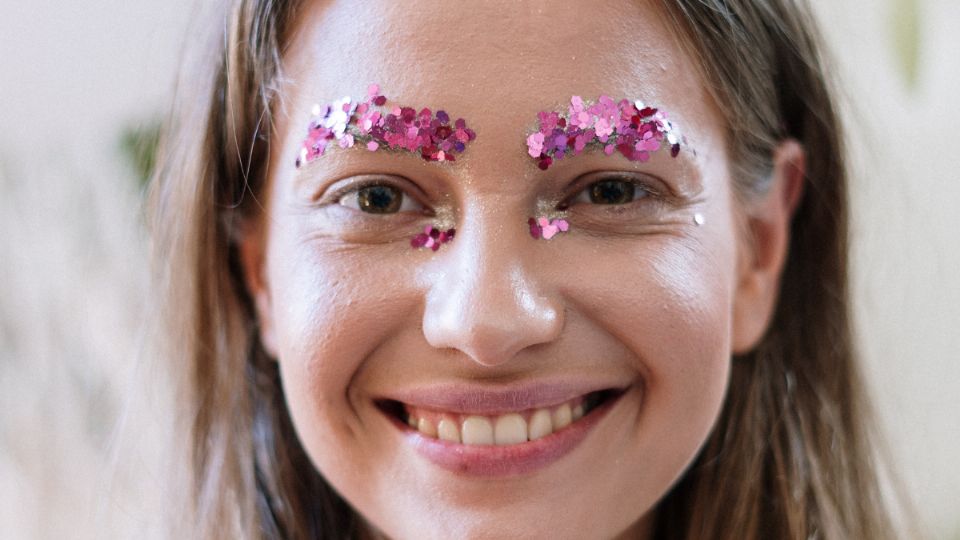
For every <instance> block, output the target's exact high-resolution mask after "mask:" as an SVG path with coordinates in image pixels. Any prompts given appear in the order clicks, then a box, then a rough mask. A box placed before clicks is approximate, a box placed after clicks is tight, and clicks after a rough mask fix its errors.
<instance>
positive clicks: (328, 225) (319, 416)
mask: <svg viewBox="0 0 960 540" xmlns="http://www.w3.org/2000/svg"><path fill="white" fill-rule="evenodd" d="M320 4H321V3H312V4H311V5H310V8H309V9H308V10H306V11H305V12H304V13H303V17H302V19H301V20H300V22H299V26H298V28H297V31H296V32H295V34H294V37H293V40H292V44H291V47H290V48H289V50H288V52H287V54H286V56H285V58H284V70H285V80H284V85H283V86H282V88H281V98H282V99H281V101H280V106H279V108H278V118H277V121H276V123H275V126H274V129H275V133H274V136H275V138H274V142H273V146H272V155H271V166H270V169H269V178H268V184H267V187H266V188H265V190H264V192H263V193H261V194H259V201H260V203H261V205H262V207H263V212H262V214H261V215H260V216H259V218H258V219H257V220H256V222H254V223H251V224H250V226H249V230H248V233H247V235H246V237H245V239H244V240H243V242H242V245H241V253H242V259H243V266H244V270H245V275H246V279H247V286H248V288H249V290H250V292H251V294H252V295H253V297H254V299H255V302H256V306H257V311H258V317H259V322H260V327H261V337H262V341H263V343H264V345H265V347H266V348H267V350H268V352H269V353H271V354H272V355H273V356H274V357H275V358H276V359H277V361H278V362H279V365H280V369H281V376H282V379H283V385H284V391H285V393H286V397H287V404H288V408H289V411H290V413H291V416H292V418H293V422H294V426H295V428H296V430H297V433H298V436H299V438H300V439H301V441H302V444H303V446H304V448H305V449H306V451H307V453H308V455H309V456H310V458H311V460H312V461H313V463H314V464H315V466H316V467H317V468H318V469H319V471H320V472H321V473H322V474H323V475H324V477H325V478H326V479H327V480H328V481H329V482H330V483H331V485H333V486H334V487H335V488H336V489H337V490H338V491H339V492H340V493H341V494H342V495H343V496H344V497H345V498H346V499H347V500H348V501H349V502H350V503H351V504H352V505H353V507H354V508H356V509H357V510H358V511H359V512H360V513H361V514H362V515H363V516H364V517H365V518H366V520H367V521H368V522H369V523H370V525H371V528H372V529H375V530H376V531H379V532H382V533H385V534H386V535H388V536H390V537H394V538H413V537H417V538H428V537H436V538H443V537H451V536H454V537H462V538H485V537H516V538H536V537H545V536H550V537H553V538H557V537H563V536H564V535H565V534H569V535H573V536H576V537H578V538H583V537H584V536H585V535H594V536H595V537H597V538H612V537H616V536H618V535H622V536H624V537H637V538H643V537H646V536H647V535H648V533H649V528H650V525H651V523H652V518H653V516H654V511H655V510H654V509H655V505H656V503H657V501H658V500H659V499H660V498H661V497H662V496H663V495H664V494H665V493H666V492H667V491H668V490H669V488H670V486H671V485H672V484H673V483H674V482H675V481H676V480H677V479H678V478H679V477H680V476H681V475H682V474H683V471H684V470H685V468H686V467H687V466H688V465H689V464H690V462H691V461H692V460H693V459H694V457H695V455H696V453H697V451H698V449H699V448H700V446H701V445H702V444H703V442H704V441H705V439H706V438H707V436H708V434H709V432H710V430H711V428H712V426H713V425H714V423H715V421H716V418H717V415H718V414H719V411H720V409H721V406H722V403H723V399H724V395H725V391H726V385H727V378H728V371H729V367H730V361H731V360H730V358H731V354H732V353H735V352H742V351H745V350H747V349H749V348H750V347H752V346H753V345H754V344H756V342H757V341H758V340H759V338H760V337H761V335H762V333H763V331H764V329H765V328H766V326H767V324H768V322H769V318H770V314H771V311H772V308H773V306H774V304H775V301H776V290H777V287H778V279H779V273H780V269H781V267H782V264H783V259H784V256H785V253H786V238H787V232H788V227H789V218H790V214H791V212H792V210H793V207H794V206H795V204H796V201H797V200H798V198H799V193H800V189H801V188H800V186H801V184H802V181H801V179H802V176H803V153H802V150H801V149H800V148H799V146H798V145H797V144H796V143H792V142H786V143H784V144H783V145H781V147H780V148H779V149H778V150H777V154H776V155H775V165H776V167H775V171H774V178H775V181H774V184H773V188H772V189H771V190H770V191H769V192H768V193H767V195H766V196H764V197H760V198H757V199H755V200H751V201H750V202H748V203H740V202H737V201H738V200H739V199H738V198H737V197H736V196H735V194H734V192H733V188H732V184H731V179H730V172H729V171H730V163H729V159H728V155H727V152H726V144H727V141H726V140H725V133H726V130H725V127H724V125H723V121H722V118H721V116H720V114H719V110H718V108H717V106H716V104H715V102H714V101H713V99H712V98H711V97H710V95H709V94H708V92H707V90H706V86H705V84H704V83H703V81H702V79H701V77H700V76H699V74H698V71H697V70H696V69H695V68H694V65H695V64H694V62H693V61H692V60H691V59H690V58H689V57H687V56H685V55H684V53H683V52H682V49H681V48H680V46H679V42H678V40H677V38H676V37H675V36H673V35H672V34H671V33H670V31H669V30H668V27H667V26H666V25H665V24H664V23H663V20H662V15H661V14H660V13H659V12H658V11H657V9H656V8H655V7H653V6H651V5H647V4H645V3H643V2H617V1H608V2H596V3H591V9H589V10H585V9H582V4H576V3H573V2H570V3H569V4H567V3H559V2H557V3H550V4H543V5H538V6H539V7H534V6H533V5H530V6H526V5H521V6H520V7H518V5H517V4H515V3H513V2H503V3H502V4H501V3H498V2H473V3H457V4H455V5H454V4H446V3H436V2H428V1H424V2H404V3H394V2H379V3H374V2H370V3H369V5H368V4H367V3H365V4H364V8H363V9H359V8H358V7H357V5H356V4H355V3H352V2H329V3H322V4H323V5H320ZM371 29H376V32H375V34H376V35H377V36H378V38H377V39H376V40H371V39H370V37H369V36H371V35H373V34H372V33H371ZM371 82H377V83H379V84H380V87H381V89H382V92H383V93H384V94H385V95H386V96H387V97H388V98H389V99H390V100H391V103H395V104H401V105H412V106H414V107H417V108H419V107H423V106H427V107H430V108H431V109H433V110H437V109H439V108H443V109H445V110H446V111H448V112H449V113H450V114H451V116H452V117H453V118H456V117H463V118H465V119H466V120H467V122H468V124H469V125H470V126H471V127H472V128H473V129H474V130H475V131H476V133H477V139H476V141H474V142H473V143H471V144H470V145H469V146H468V147H467V150H466V152H465V153H464V154H463V155H462V157H459V156H458V159H457V162H456V163H453V164H450V163H445V164H438V163H427V162H424V161H422V160H421V159H419V158H418V157H415V156H412V155H404V154H399V153H387V152H368V151H366V150H363V149H360V148H355V149H351V150H341V149H339V148H334V149H332V150H331V151H329V152H328V154H327V155H325V156H323V157H322V158H320V159H318V160H317V161H315V162H313V163H311V164H310V165H309V166H308V167H304V168H303V169H301V170H299V171H298V170H296V169H295V168H294V157H295V156H296V155H297V152H298V150H299V146H300V143H301V141H302V139H303V136H304V134H305V126H306V123H307V121H308V119H309V115H310V113H309V111H310V108H311V105H312V104H313V103H315V102H318V101H327V100H333V99H336V98H339V97H340V96H343V95H352V96H354V97H356V98H362V97H363V96H365V94H366V89H367V85H368V84H370V83H371ZM601 94H606V95H609V96H611V97H613V98H614V99H619V98H621V97H627V98H631V99H633V98H639V99H643V100H644V101H645V102H646V103H648V104H655V105H657V106H659V107H661V108H662V109H664V110H666V111H668V113H669V115H670V118H671V120H673V122H674V123H675V124H676V125H677V126H678V127H679V129H680V130H681V132H682V133H683V134H685V135H686V137H687V140H688V141H689V146H688V147H686V148H684V150H683V151H682V152H681V154H680V156H679V157H678V158H676V159H671V158H670V157H669V155H668V153H667V152H659V153H657V154H655V156H654V158H653V159H652V160H651V161H650V162H648V163H636V162H629V161H627V160H626V159H624V158H622V157H619V156H613V157H607V156H604V155H603V154H602V153H599V152H593V153H585V154H583V155H580V156H577V157H575V158H570V159H564V160H562V161H558V162H556V163H555V164H554V166H553V167H551V168H550V170H548V171H546V172H544V171H541V170H539V169H537V167H536V165H535V162H534V160H532V159H530V157H529V156H528V155H527V153H526V146H525V144H524V140H525V137H526V135H527V133H529V130H530V129H531V128H532V127H533V126H534V125H535V120H536V113H537V112H538V111H541V110H565V108H566V105H567V104H568V103H569V99H570V96H571V95H581V96H583V97H584V99H587V100H595V99H596V98H597V97H598V96H599V95H601ZM694 150H695V152H694ZM616 173H626V174H628V175H634V176H633V177H632V178H635V179H637V180H638V181H641V182H644V183H647V184H648V185H650V186H651V187H652V188H653V189H654V190H655V191H657V192H658V193H659V195H658V196H650V197H646V198H640V199H638V200H636V201H634V202H632V203H630V204H629V205H622V206H611V205H597V204H591V203H590V202H589V201H585V200H584V199H583V197H581V198H580V199H577V198H576V194H577V192H578V190H579V189H582V188H583V187H585V184H583V180H584V179H588V180H590V179H592V180H593V181H595V180H597V179H600V178H603V175H604V174H616ZM364 175H374V176H381V177H382V176H384V175H385V176H387V177H389V178H391V179H393V180H395V181H396V182H397V185H399V186H401V187H402V188H403V189H404V190H405V191H407V192H408V193H409V194H410V195H412V196H413V197H414V198H413V199H408V202H411V203H412V204H411V206H410V207H411V208H413V210H410V211H406V210H405V211H404V212H400V213H398V214H394V215H388V216H382V215H370V214H366V213H363V212H360V211H359V210H357V209H352V208H347V207H345V206H343V205H340V204H338V200H337V199H336V198H333V199H332V200H331V194H332V193H333V192H334V191H336V190H339V189H340V188H346V187H348V186H350V185H351V183H352V182H355V181H356V180H358V179H359V178H360V177H361V176H364ZM591 175H592V176H591ZM577 182H580V183H579V184H577ZM571 186H573V187H571ZM347 199H348V200H349V197H348V198H347ZM564 199H567V200H570V199H576V200H577V201H578V202H575V203H574V204H572V205H571V206H570V209H569V211H568V212H567V213H566V214H564V215H565V216H566V217H567V219H568V220H569V221H570V224H571V231H570V232H569V233H566V234H563V235H560V236H558V237H557V238H555V239H553V240H551V241H544V240H533V239H532V238H531V237H530V235H529V232H528V227H527V225H526V221H527V218H528V217H530V216H532V215H540V214H542V213H544V212H545V211H554V210H555V209H556V206H557V203H558V202H559V201H561V200H564ZM418 205H422V207H423V208H425V209H427V211H428V212H429V213H431V214H432V215H425V214H424V212H421V211H419V209H420V206H418ZM695 213H700V214H702V215H703V216H704V218H705V224H704V225H703V226H697V225H696V224H695V223H694V221H693V216H694V214H695ZM556 215H561V214H559V213H557V214H556ZM429 224H434V225H437V226H438V227H440V228H444V229H445V228H447V227H450V226H455V227H456V228H457V237H456V239H455V240H454V241H453V242H451V243H449V244H445V245H444V246H442V248H441V249H440V251H438V252H436V253H434V252H431V251H429V250H414V249H412V248H411V247H410V245H409V239H410V238H411V237H412V236H413V235H415V234H416V233H417V232H419V231H420V230H422V229H423V227H424V225H429ZM566 378H572V379H587V380H604V381H617V382H621V383H623V384H629V385H631V386H630V389H629V391H628V392H627V393H626V394H625V395H624V396H623V397H622V398H621V399H620V401H619V403H617V405H616V406H615V408H613V409H612V410H611V411H610V413H609V414H608V415H607V416H606V417H605V418H603V419H602V421H601V422H600V423H599V424H598V425H597V426H596V428H595V429H594V430H593V431H592V432H591V433H590V435H589V436H588V437H587V438H586V439H585V440H584V441H583V442H582V443H581V444H580V445H579V446H578V447H576V448H575V449H574V450H573V451H572V452H571V453H570V454H568V455H566V456H565V457H563V458H562V459H560V460H559V461H557V462H554V463H552V464H551V465H549V466H548V467H546V468H543V469H540V470H538V471H536V472H534V473H531V474H526V475H521V476H516V477H507V478H498V479H495V480H491V479H480V478H476V477H471V476H464V475H456V474H453V473H451V472H449V471H446V470H443V469H441V468H439V467H437V466H435V465H433V464H432V463H430V462H428V461H427V460H425V459H423V458H422V457H420V456H419V455H418V454H416V453H415V452H414V451H413V450H412V449H410V448H409V447H408V446H407V445H404V444H398V440H399V438H398V436H397V433H396V429H395V428H394V427H393V426H391V425H390V424H389V423H388V421H387V420H386V418H385V417H384V415H383V413H382V412H381V411H379V410H378V409H377V408H375V406H374V403H373V398H374V397H375V396H379V395H383V394H384V393H385V392H388V391H390V390H393V389H402V388H410V387H412V386H415V385H422V384H424V383H446V382H465V381H468V382H481V383H483V384H487V385H489V386H490V387H496V386H497V385H498V384H503V383H507V382H516V381H540V380H546V379H550V380H557V379H566Z"/></svg>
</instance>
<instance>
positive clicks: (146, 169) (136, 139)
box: [120, 120, 161, 188]
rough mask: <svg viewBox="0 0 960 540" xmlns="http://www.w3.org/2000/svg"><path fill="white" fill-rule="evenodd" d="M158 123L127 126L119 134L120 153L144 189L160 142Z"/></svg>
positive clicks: (156, 121)
mask: <svg viewBox="0 0 960 540" xmlns="http://www.w3.org/2000/svg"><path fill="white" fill-rule="evenodd" d="M160 126H161V124H160V121H158V120H152V121H149V122H141V123H138V124H135V125H131V126H128V127H126V128H124V129H123V131H122V132H121V133H120V151H121V153H122V154H123V156H124V159H125V161H126V162H127V163H128V164H129V165H130V166H131V167H132V168H133V170H134V171H135V172H136V173H137V181H138V182H139V185H140V187H141V188H145V187H146V185H147V182H148V181H149V180H150V175H151V174H153V167H154V165H155V164H156V158H157V144H158V143H159V142H160V129H161V127H160Z"/></svg>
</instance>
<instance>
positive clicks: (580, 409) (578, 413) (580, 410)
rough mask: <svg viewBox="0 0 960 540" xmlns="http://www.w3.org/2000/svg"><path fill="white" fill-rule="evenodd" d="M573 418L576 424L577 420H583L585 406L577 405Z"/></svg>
mask: <svg viewBox="0 0 960 540" xmlns="http://www.w3.org/2000/svg"><path fill="white" fill-rule="evenodd" d="M571 416H572V417H573V421H574V422H576V421H577V420H579V419H581V418H583V405H582V404H581V405H577V406H576V407H574V408H573V413H572V415H571Z"/></svg>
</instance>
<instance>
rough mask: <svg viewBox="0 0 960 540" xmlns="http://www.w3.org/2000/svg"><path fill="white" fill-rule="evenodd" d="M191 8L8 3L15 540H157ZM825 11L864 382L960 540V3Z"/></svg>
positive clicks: (7, 273)
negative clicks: (171, 139)
mask: <svg viewBox="0 0 960 540" xmlns="http://www.w3.org/2000/svg"><path fill="white" fill-rule="evenodd" d="M194 5H195V3H194V2H191V1H187V0H168V1H166V2H153V1H147V0H126V1H123V2H121V1H118V0H113V1H106V0H100V1H90V0H85V1H84V0H81V1H76V2H54V1H52V0H32V1H31V2H15V1H13V0H0V6H2V7H0V73H2V74H3V75H2V82H0V538H132V537H138V538H142V537H153V536H156V532H155V531H157V529H158V525H159V521H160V518H159V516H158V513H157V506H156V504H157V501H158V500H159V497H160V496H161V494H160V493H158V491H157V490H158V489H159V487H158V486H159V485H160V483H159V482H158V479H159V478H160V477H162V475H163V471H164V469H163V466H162V465H161V461H160V455H159V452H158V447H159V445H160V442H161V441H162V437H163V433H164V429H165V426H166V425H167V423H168V421H169V419H168V418H167V416H169V415H167V414H165V411H167V410H169V407H170V405H169V403H168V401H167V399H168V398H167V397H166V394H165V393H164V391H163V382H162V376H161V375H160V374H159V373H157V372H154V371H153V369H154V368H152V367H150V364H149V363H143V362H140V360H141V351H142V348H143V340H144V334H145V330H144V325H143V323H142V321H143V320H144V316H145V315H146V314H147V313H148V310H149V305H148V303H147V302H146V295H147V289H146V288H147V284H148V258H147V253H148V239H147V236H146V234H145V230H144V222H143V209H142V206H141V201H142V195H143V186H144V178H145V175H146V172H147V171H149V168H150V165H151V154H150V149H151V148H152V144H153V142H154V141H155V138H156V131H157V122H158V120H159V118H160V117H161V116H162V114H163V111H164V110H165V106H166V103H167V101H168V100H169V97H170V91H171V88H172V86H173V81H174V76H175V73H176V70H177V65H178V57H179V53H180V49H181V46H182V44H183V42H184V39H185V29H186V27H187V24H188V22H189V21H190V18H191V14H192V13H193V11H194ZM814 7H815V10H816V12H817V14H818V16H819V17H820V19H821V23H822V25H823V29H824V33H825V37H826V38H827V42H828V45H829V47H830V49H831V52H832V55H833V57H834V59H835V65H836V75H837V78H838V80H839V81H840V83H841V87H842V95H841V100H842V103H843V111H844V115H845V117H846V120H847V123H848V129H849V143H850V147H851V155H852V164H853V172H854V175H853V177H854V181H853V217H854V221H853V258H852V260H853V265H854V266H853V285H854V287H853V290H854V305H855V316H856V321H857V327H858V330H859V339H860V345H861V349H862V352H863V353H864V361H865V371H866V372H867V375H868V378H869V382H870V384H871V386H872V391H873V394H874V397H875V398H876V403H877V406H878V408H879V411H880V415H881V420H882V424H883V426H882V427H883V429H884V431H885V434H886V436H887V439H888V440H889V446H890V449H891V454H892V458H893V464H894V469H895V472H896V473H897V474H898V475H899V476H900V478H901V479H902V482H903V485H904V488H905V491H906V492H907V494H909V496H910V497H911V499H912V501H913V503H914V505H915V507H916V510H917V513H918V515H919V517H920V519H921V523H922V525H923V527H924V529H925V532H926V536H927V537H929V538H945V539H960V451H958V447H960V391H958V383H960V324H958V323H960V241H958V240H957V236H958V232H960V212H958V210H957V201H960V151H958V150H957V142H956V141H957V138H956V135H955V134H954V133H953V132H952V131H951V130H952V129H953V128H954V127H958V126H960V106H958V103H960V99H958V96H960V27H958V23H960V2H958V1H956V0H845V1H844V2H836V1H831V0H814ZM131 389H136V390H135V391H134V392H131Z"/></svg>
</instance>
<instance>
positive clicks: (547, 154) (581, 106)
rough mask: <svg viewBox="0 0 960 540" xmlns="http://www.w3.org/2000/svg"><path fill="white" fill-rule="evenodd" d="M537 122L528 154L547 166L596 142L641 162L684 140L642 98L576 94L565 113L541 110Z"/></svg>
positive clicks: (673, 152)
mask: <svg viewBox="0 0 960 540" xmlns="http://www.w3.org/2000/svg"><path fill="white" fill-rule="evenodd" d="M537 121H538V126H537V131H535V132H533V133H531V134H530V135H528V136H527V153H528V154H529V155H530V157H531V158H533V159H535V160H536V161H537V166H538V167H540V169H541V170H544V171H545V170H547V169H549V168H550V166H551V165H552V164H553V162H554V160H558V159H563V158H564V156H566V155H577V154H579V153H581V152H583V151H585V150H586V149H587V148H589V147H592V146H596V147H601V148H603V152H604V153H605V154H606V155H608V156H610V155H613V153H614V152H619V153H620V154H622V155H623V156H624V157H625V158H627V159H629V160H630V161H641V162H643V161H648V160H649V159H650V154H651V153H654V152H657V151H658V150H660V149H661V148H662V147H663V146H667V147H669V148H670V156H671V157H674V158H675V157H677V155H678V154H679V153H680V146H681V144H682V143H683V138H682V137H681V136H680V135H679V134H678V132H677V129H676V127H675V126H674V125H673V123H671V122H670V121H669V120H667V114H666V113H665V112H663V111H660V110H658V109H656V108H653V107H647V106H644V105H643V103H642V102H640V101H634V102H631V101H629V100H626V99H621V100H620V101H618V102H617V101H614V100H613V99H611V98H610V97H609V96H600V97H599V99H597V101H596V102H595V103H587V102H585V101H584V100H583V98H581V97H580V96H573V97H571V98H570V106H569V107H568V108H567V114H566V116H561V114H560V113H558V112H551V111H540V112H539V113H537ZM540 229H541V230H540V231H538V236H537V237H544V238H546V236H545V235H544V234H543V231H542V229H543V227H540ZM531 234H533V225H531ZM554 234H556V233H554ZM551 236H552V235H551Z"/></svg>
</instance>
